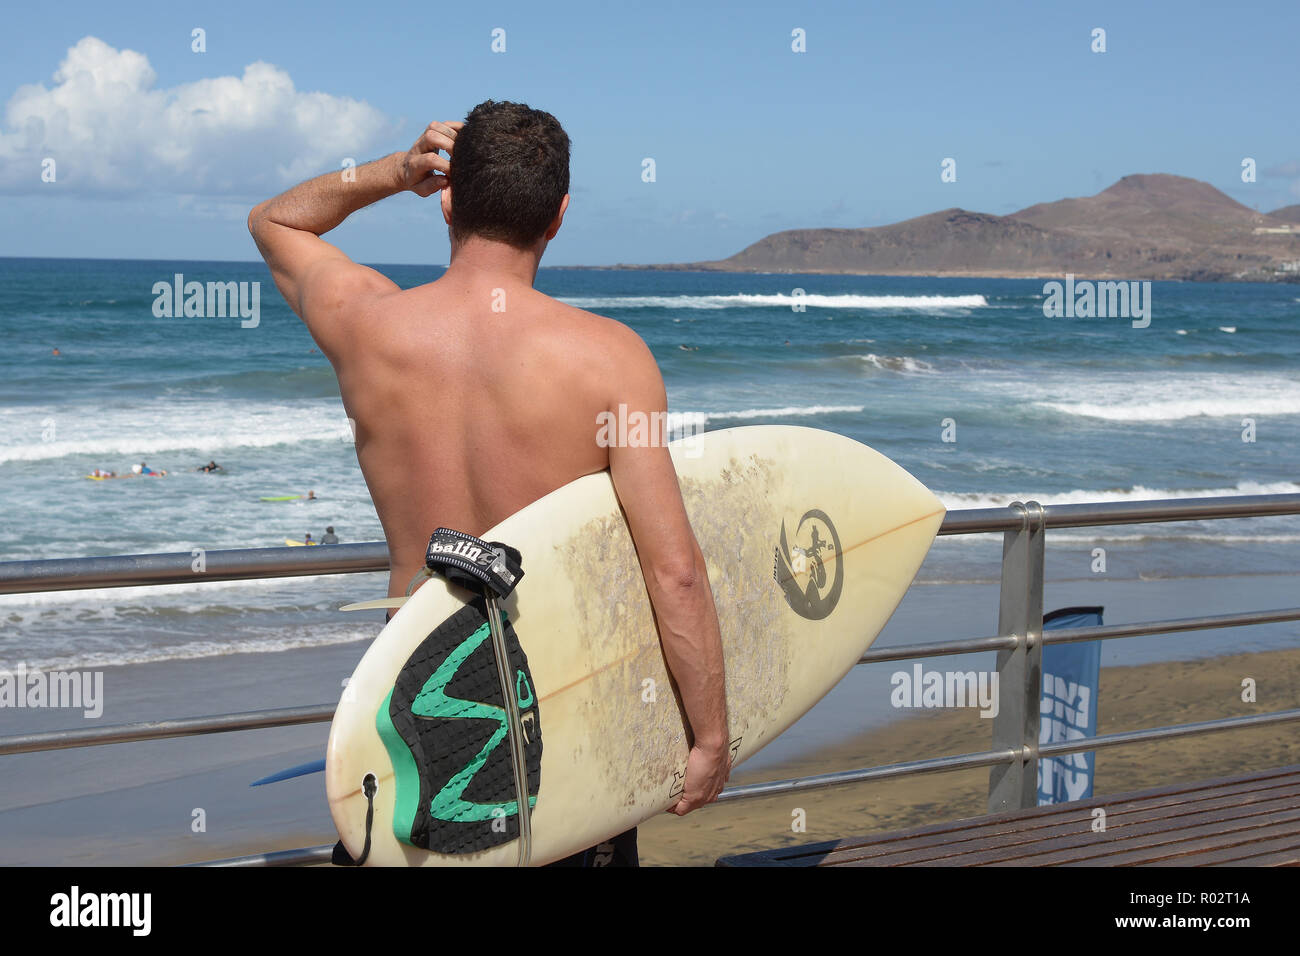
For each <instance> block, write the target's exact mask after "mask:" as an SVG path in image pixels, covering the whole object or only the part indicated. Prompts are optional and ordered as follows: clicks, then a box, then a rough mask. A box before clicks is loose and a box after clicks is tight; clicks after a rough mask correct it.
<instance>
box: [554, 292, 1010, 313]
mask: <svg viewBox="0 0 1300 956" xmlns="http://www.w3.org/2000/svg"><path fill="white" fill-rule="evenodd" d="M560 301H561V302H565V303H567V304H569V305H572V306H574V307H576V308H579V309H734V308H754V307H764V306H766V307H773V308H785V309H789V308H791V307H793V306H796V305H801V306H807V307H810V308H816V309H921V310H934V309H982V308H986V307H987V306H988V301H987V300H986V299H985V298H984V296H982V295H847V294H846V295H787V294H786V293H776V294H770V295H749V294H741V293H737V294H735V295H627V296H575V297H571V298H561V299H560Z"/></svg>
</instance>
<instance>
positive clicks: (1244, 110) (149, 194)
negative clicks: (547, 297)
mask: <svg viewBox="0 0 1300 956" xmlns="http://www.w3.org/2000/svg"><path fill="white" fill-rule="evenodd" d="M5 17H6V30H5V32H4V36H3V38H0V102H2V103H4V104H5V109H4V114H3V119H0V203H2V204H3V206H4V209H5V214H4V226H3V229H2V230H0V255H37V256H91V257H126V258H181V259H205V258H209V259H235V260H249V259H254V258H256V250H255V249H254V247H253V245H252V242H251V240H250V239H249V238H248V235H247V231H246V229H245V226H244V218H245V216H246V214H247V210H248V209H249V208H250V207H251V206H252V205H253V204H254V203H256V202H257V201H259V200H261V199H264V198H266V197H267V196H268V195H271V194H272V193H274V192H278V191H279V190H280V189H282V188H285V187H287V186H288V185H291V184H292V181H295V180H297V179H301V178H306V176H308V175H310V174H313V173H316V172H325V171H328V170H331V169H338V168H339V166H340V163H341V161H342V160H343V159H344V158H345V157H354V158H355V159H357V160H359V161H364V160H367V159H372V158H375V157H377V156H379V155H382V154H385V153H387V152H391V151H393V150H397V149H405V148H407V147H409V145H410V144H411V142H412V141H413V140H414V139H415V137H416V136H417V135H418V134H419V132H420V131H421V129H422V128H423V127H424V125H425V124H426V123H427V122H428V121H429V120H432V119H450V118H459V117H462V116H464V114H465V113H466V112H467V111H468V110H469V109H470V108H471V107H472V106H473V105H474V104H475V103H477V102H479V101H480V100H483V99H486V98H494V99H515V100H522V101H525V102H528V103H530V104H531V105H533V106H536V107H539V108H542V109H546V110H549V111H550V112H552V113H554V114H555V115H556V116H557V117H558V118H559V119H560V121H561V122H562V123H563V124H564V125H565V127H566V129H567V130H568V132H569V134H570V136H571V137H572V139H573V144H574V150H573V199H572V202H571V205H570V209H569V214H568V217H567V219H566V223H565V227H564V230H563V231H562V232H561V233H560V235H559V237H557V239H556V240H555V241H554V242H553V243H552V245H551V249H550V251H549V252H548V254H547V258H546V260H545V262H544V264H546V265H568V264H611V263H617V262H681V261H692V260H700V259H712V258H721V257H724V256H727V255H730V254H732V253H733V252H736V251H738V250H739V249H741V248H743V247H744V246H746V245H748V244H749V243H751V242H754V241H756V240H758V239H760V238H761V237H763V236H764V235H766V234H768V233H771V232H774V231H777V230H780V229H789V228H798V227H816V226H840V227H858V226H872V225H883V224H886V223H890V222H896V221H899V220H901V219H906V218H909V217H911V216H916V215H922V214H924V213H928V212H933V211H935V210H938V209H944V208H948V207H951V206H962V207H964V208H967V209H974V210H980V211H984V212H993V213H1008V212H1012V211H1014V210H1016V209H1019V208H1023V207H1024V206H1027V205H1030V204H1032V203H1035V202H1042V201H1050V200H1054V199H1059V198H1062V197H1065V196H1079V195H1091V194H1093V193H1095V192H1097V191H1099V190H1100V189H1103V188H1105V187H1106V186H1108V185H1110V184H1111V183H1112V182H1114V181H1115V180H1117V179H1119V178H1120V177H1121V176H1124V175H1126V174H1129V173H1151V172H1167V173H1176V174H1179V175H1183V176H1190V177H1193V178H1196V179H1202V180H1206V181H1208V182H1210V183H1212V184H1213V185H1215V186H1217V187H1218V188H1219V189H1222V190H1223V191H1224V192H1226V193H1228V194H1229V195H1230V196H1232V197H1233V198H1235V199H1237V200H1239V201H1241V202H1244V203H1246V204H1247V205H1250V206H1252V207H1253V206H1258V207H1259V208H1260V209H1262V210H1264V211H1268V210H1271V209H1274V208H1276V207H1278V206H1282V205H1288V204H1291V203H1300V133H1298V132H1297V123H1296V107H1295V95H1296V91H1297V90H1300V58H1297V56H1296V37H1297V36H1300V4H1297V3H1296V2H1295V0H1287V2H1275V3H1269V2H1260V3H1251V2H1241V3H1234V4H1231V5H1229V4H1222V5H1208V4H1198V3H1188V2H1182V3H1173V2H1151V3H1142V4H1133V3H1047V2H1042V0H1038V2H1024V3H964V4H963V3H902V2H900V3H872V4H867V3H861V2H858V3H850V2H845V3H836V2H822V3H777V2H763V0H759V2H751V3H726V4H710V3H707V2H705V3H700V2H697V3H672V2H667V3H665V2H656V3H652V4H639V5H626V6H624V5H621V4H612V3H608V2H605V3H573V2H564V0H555V2H547V3H536V2H533V3H471V4H448V5H444V6H440V5H437V4H419V5H417V4H401V3H394V2H387V3H384V4H358V3H355V2H346V3H343V2H339V3H332V2H324V3H314V4H310V5H302V6H301V7H300V6H298V5H290V4H281V3H247V2H239V0H234V2H222V3H197V4H177V3H174V2H172V3H134V4H98V3H97V4H89V3H70V4H57V5H51V4H23V5H17V6H10V7H9V8H7V10H6V14H5ZM195 27H201V28H203V29H204V30H205V31H206V47H207V49H206V52H204V53H195V52H193V51H192V49H191V43H192V41H191V31H192V30H193V28H195ZM497 27H500V28H502V29H504V30H505V31H506V34H505V37H506V52H504V53H493V52H492V51H491V49H490V45H491V42H492V36H491V33H492V30H493V29H494V28H497ZM1096 27H1101V28H1103V29H1105V30H1106V45H1107V51H1106V52H1105V53H1093V52H1092V51H1091V49H1090V45H1091V42H1092V40H1091V32H1092V30H1093V29H1094V28H1096ZM795 28H801V29H803V30H804V31H806V36H807V52H806V53H794V52H792V50H791V31H792V30H793V29H795ZM88 38H93V39H88ZM70 51H74V52H73V53H70ZM128 51H131V52H128ZM65 60H66V61H68V63H69V68H68V69H66V70H65V71H64V75H63V76H62V77H61V78H59V79H56V77H55V73H56V70H59V69H60V65H61V64H63V63H64V62H65ZM252 64H260V66H257V67H255V68H253V69H252V70H251V71H250V70H249V68H250V65H252ZM223 78H224V79H223ZM33 86H39V87H43V90H42V89H33V88H32V87H33ZM23 88H26V89H23ZM646 157H651V158H653V159H654V160H655V163H656V174H657V180H656V181H655V182H653V183H646V182H643V181H642V179H641V169H642V160H643V159H644V158H646ZM946 157H953V158H955V159H956V161H957V181H956V182H954V183H943V182H941V181H940V175H939V173H940V162H941V161H942V160H943V159H944V158H946ZM1244 157H1252V158H1254V159H1255V160H1256V162H1257V164H1258V181H1257V182H1255V183H1253V184H1246V183H1243V182H1242V181H1241V175H1240V173H1241V161H1242V159H1243V158H1244ZM45 158H53V159H54V160H55V163H56V166H55V169H56V180H55V182H53V183H48V182H42V181H41V168H42V167H41V163H42V161H43V160H44V159H45ZM331 238H332V239H333V241H335V242H337V243H338V244H339V245H340V246H341V247H342V248H343V249H344V250H345V251H346V252H348V253H349V254H350V255H352V256H353V257H354V258H356V259H358V260H361V261H367V262H403V263H419V262H432V263H445V262H446V261H447V253H448V247H447V237H446V230H445V226H444V225H443V223H442V220H441V217H440V215H439V214H438V210H437V208H436V206H435V205H434V202H432V201H422V200H419V199H417V198H415V197H414V196H410V195H407V196H399V197H396V198H394V199H390V200H388V201H386V202H385V203H383V204H381V205H379V206H377V207H374V208H372V209H370V210H366V211H364V212H363V213H360V214H358V215H356V216H354V217H353V219H352V220H350V221H349V222H347V223H345V224H344V226H342V227H341V228H340V229H338V230H336V231H335V232H334V233H333V234H331Z"/></svg>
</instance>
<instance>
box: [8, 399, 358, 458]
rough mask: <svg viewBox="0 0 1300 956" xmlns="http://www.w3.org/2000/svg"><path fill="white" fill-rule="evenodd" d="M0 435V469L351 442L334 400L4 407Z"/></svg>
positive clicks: (346, 424)
mask: <svg viewBox="0 0 1300 956" xmlns="http://www.w3.org/2000/svg"><path fill="white" fill-rule="evenodd" d="M0 435H3V436H5V437H4V438H2V439H0V463H4V462H10V461H47V460H51V459H57V458H65V457H69V456H77V457H81V458H86V459H90V460H92V461H93V463H94V464H96V465H102V466H103V467H107V468H111V467H113V466H114V464H115V462H114V459H120V458H123V457H126V458H134V459H136V460H139V459H142V458H148V457H151V456H158V455H163V454H168V453H173V452H197V453H199V454H206V455H209V456H211V455H215V454H217V453H222V454H228V453H229V452H230V450H231V449H236V448H268V447H271V446H274V445H296V444H301V443H303V442H313V441H350V440H351V434H350V431H349V428H348V423H347V418H346V417H345V415H344V413H343V407H342V403H341V402H340V401H339V400H338V399H304V400H298V401H293V402H263V401H222V402H205V401H199V400H192V399H189V400H184V401H180V400H177V401H158V402H153V403H150V404H148V405H143V406H141V405H130V406H122V407H117V408H103V407H95V408H86V407H82V406H79V405H72V406H58V405H46V406H26V407H21V406H10V407H8V408H4V409H0ZM116 464H121V462H120V461H119V462H116ZM118 470H119V471H120V470H121V469H120V468H119V469H118Z"/></svg>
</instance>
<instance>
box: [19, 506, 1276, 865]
mask: <svg viewBox="0 0 1300 956" xmlns="http://www.w3.org/2000/svg"><path fill="white" fill-rule="evenodd" d="M1296 514H1300V494H1296V495H1248V496H1239V497H1220V498H1175V499H1163V500H1153V501H1133V502H1119V503H1092V504H1072V505H1040V504H1038V503H1037V502H1033V501H1030V502H1013V503H1012V504H1011V505H1009V506H1007V507H1006V508H978V509H970V510H965V511H954V512H949V513H948V515H947V516H946V517H945V519H944V521H943V525H942V526H941V527H940V529H939V534H940V535H958V534H981V533H990V532H994V533H996V532H1001V533H1002V535H1003V540H1002V577H1001V597H1000V604H999V612H998V634H996V635H994V636H991V637H979V638H971V639H967V640H955V641H941V642H935V641H930V642H926V643H921V644H908V645H903V646H899V647H891V648H883V649H879V650H869V651H867V652H866V653H865V654H863V655H862V657H861V659H860V660H859V661H858V663H860V664H867V663H873V662H880V661H898V660H918V659H923V658H928V657H942V656H949V655H958V654H977V653H984V652H988V651H996V652H997V670H998V675H999V681H1000V686H1001V687H1003V688H1008V687H1009V688H1014V689H1015V691H1016V692H1015V693H1012V694H1009V695H1007V700H1006V703H1004V704H1003V706H1001V707H1000V708H999V710H998V714H997V716H996V717H994V719H993V741H992V746H991V747H990V749H989V750H986V751H982V752H979V753H970V754H956V755H951V756H945V757H933V758H929V759H924V760H914V761H908V762H905V763H897V764H889V765H886V766H879V767H866V768H862V769H857V770H845V771H839V772H835V773H826V774H818V775H816V776H809V777H800V778H795V779H790V780H771V781H766V782H762V783H753V784H745V785H743V786H737V787H730V788H728V789H726V790H724V791H723V792H722V794H721V796H720V797H719V798H718V802H719V803H730V802H732V801H734V800H746V799H753V798H756V797H764V796H771V795H773V794H777V793H788V792H792V791H809V790H821V789H825V788H828V787H835V786H842V785H844V784H849V783H859V782H865V781H869V780H884V779H890V778H895V777H903V776H909V775H913V774H921V773H939V772H945V771H953V770H967V769H972V768H979V767H988V768H990V771H989V800H988V808H989V811H990V812H996V811H999V810H1008V809H1014V808H1018V807H1019V808H1025V807H1032V806H1035V805H1036V804H1037V761H1038V760H1039V759H1041V758H1047V757H1057V756H1061V755H1064V754H1069V753H1080V752H1085V751H1089V750H1097V749H1101V748H1105V747H1117V746H1125V745H1128V744H1134V743H1141V742H1145V741H1155V740H1168V739H1172V738H1175V737H1186V736H1191V735H1196V734H1207V733H1215V732H1222V731H1227V730H1235V729H1239V728H1243V727H1258V726H1264V725H1271V724H1280V723H1287V722H1292V721H1300V709H1293V710H1283V711H1274V712H1271V713H1266V714H1258V715H1252V716H1249V717H1225V718H1220V719H1217V720H1207V721H1200V722H1197V723H1190V724H1178V725H1173V726H1167V727H1153V728H1148V729H1144V730H1134V731H1125V732H1123V733H1116V734H1102V735H1098V736H1095V737H1084V738H1080V739H1076V740H1070V741H1064V742H1060V743H1050V744H1042V745H1040V744H1039V742H1038V734H1039V703H1038V701H1039V694H1040V683H1041V679H1042V649H1043V645H1044V644H1058V643H1059V644H1065V643H1071V642H1077V641H1093V640H1114V639H1120V638H1128V637H1141V636H1150V635H1161V634H1176V633H1182V632H1184V631H1193V630H1206V629H1213V628H1223V627H1241V626H1246V625H1251V624H1267V623H1277V622H1283V621H1300V607H1292V608H1280V609H1276V610H1267V611H1246V612H1241V613H1237V614H1218V615H1209V616H1202V617H1193V618H1182V619H1175V620H1164V621H1147V622H1141V623H1135V624H1112V625H1105V626H1098V627H1080V628H1069V629H1061V630H1054V631H1050V632H1048V633H1046V634H1044V633H1043V561H1044V556H1045V545H1046V532H1047V529H1049V528H1082V527H1098V526H1105V525H1117V524H1146V523H1156V522H1173V521H1199V520H1216V519H1223V518H1256V517H1267V516H1277V515H1296ZM386 570H388V551H387V548H386V547H385V545H384V544H382V543H370V544H351V545H332V546H330V547H321V548H310V549H307V548H258V549H250V550H229V551H201V550H197V549H196V550H195V551H192V552H189V553H186V552H180V553H175V554H144V555H123V556H115V557H101V558H64V559H59V560H53V561H10V562H0V594H20V593H28V592H40V591H59V590H76V589H85V588H105V587H129V586H141V585H156V584H176V583H181V582H186V583H189V582H195V581H236V580H245V579H254V578H272V577H294V576H301V575H313V574H350V573H356V572H362V571H386ZM334 710H335V705H334V704H320V705H317V706H313V707H289V708H281V709H278V710H263V711H250V712H244V713H236V714H219V715H214V716H209V717H186V718H181V719H176V720H163V721H150V722H143V723H134V724H121V725H117V726H113V727H102V728H98V729H95V730H63V731H51V732H46V733H35V734H23V735H17V736H9V737H0V756H3V755H5V754H17V753H30V752H33V751H42V750H57V749H64V748H70V747H93V746H100V745H103V744H112V743H122V742H125V741H139V740H157V739H162V738H166V737H180V736H189V735H193V734H210V733H227V732H230V731H235V730H254V729H258V728H265V727H282V726H289V725H294V724H307V723H323V722H325V721H328V720H331V719H332V718H333V715H334ZM330 851H331V847H330V846H319V847H303V848H301V849H296V850H283V851H277V852H272V853H262V854H256V855H252V856H244V857H236V858H233V859H229V860H215V861H211V862H209V863H206V864H199V865H206V866H286V865H302V864H309V863H321V862H326V861H328V860H329V858H330Z"/></svg>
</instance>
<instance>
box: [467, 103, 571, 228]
mask: <svg viewBox="0 0 1300 956" xmlns="http://www.w3.org/2000/svg"><path fill="white" fill-rule="evenodd" d="M568 191H569V136H568V134H567V133H565V132H564V127H562V126H561V125H560V123H559V121H558V120H557V119H556V118H555V117H554V116H552V115H551V114H550V113H545V112H543V111H542V110H535V109H531V108H530V107H529V106H527V105H526V104H524V103H509V102H502V103H497V102H494V101H492V100H484V101H483V102H482V103H480V104H479V105H478V106H476V107H474V109H472V110H470V113H469V116H467V117H465V126H464V127H463V128H462V129H461V130H460V132H458V133H457V134H456V147H455V149H454V150H453V151H452V155H451V231H452V237H453V239H455V240H456V241H460V240H462V239H465V238H467V237H469V236H482V237H483V238H484V239H492V240H495V241H497V242H508V243H509V244H510V245H512V246H515V247H517V248H521V249H526V248H528V247H529V246H531V245H532V244H533V243H535V242H536V241H537V240H538V239H540V238H541V237H542V236H544V235H545V234H546V230H547V228H549V227H550V225H551V221H552V220H553V219H555V216H556V214H557V213H558V212H559V211H560V202H561V201H562V200H563V199H564V196H565V194H566V193H567V192H568Z"/></svg>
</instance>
